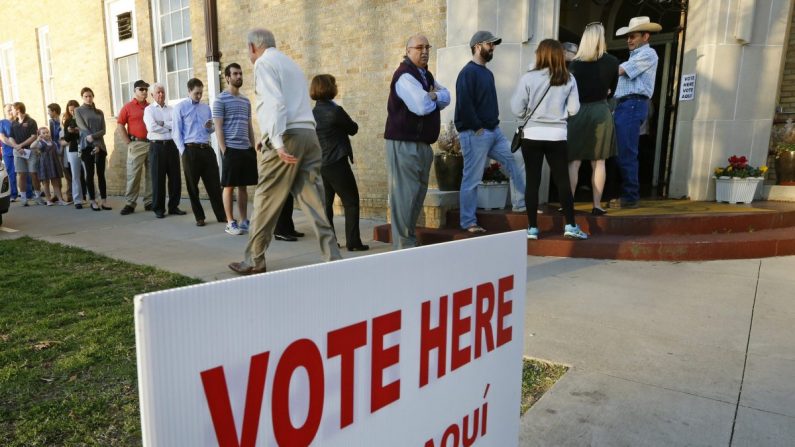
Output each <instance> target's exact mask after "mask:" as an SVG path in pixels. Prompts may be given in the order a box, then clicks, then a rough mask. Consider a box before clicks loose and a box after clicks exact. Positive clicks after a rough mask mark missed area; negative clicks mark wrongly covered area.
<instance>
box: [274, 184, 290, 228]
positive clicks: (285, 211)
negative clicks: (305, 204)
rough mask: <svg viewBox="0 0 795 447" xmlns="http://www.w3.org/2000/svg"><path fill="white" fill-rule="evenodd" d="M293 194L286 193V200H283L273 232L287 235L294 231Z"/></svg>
mask: <svg viewBox="0 0 795 447" xmlns="http://www.w3.org/2000/svg"><path fill="white" fill-rule="evenodd" d="M294 200H295V199H293V195H292V194H288V195H287V200H285V201H284V206H282V211H281V213H279V220H277V221H276V228H275V229H274V230H273V234H280V235H285V236H289V235H292V234H293V233H295V224H294V223H293V201H294Z"/></svg>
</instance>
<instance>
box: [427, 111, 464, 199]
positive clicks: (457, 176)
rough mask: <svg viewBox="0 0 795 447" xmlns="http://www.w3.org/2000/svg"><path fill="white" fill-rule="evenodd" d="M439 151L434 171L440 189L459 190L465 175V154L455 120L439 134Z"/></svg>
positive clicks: (435, 155) (434, 159)
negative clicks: (462, 150)
mask: <svg viewBox="0 0 795 447" xmlns="http://www.w3.org/2000/svg"><path fill="white" fill-rule="evenodd" d="M438 146H439V151H440V152H437V153H436V154H434V156H433V172H434V174H436V183H437V185H438V186H439V191H458V190H460V189H461V179H462V178H463V176H464V156H463V155H462V154H461V143H459V141H458V132H456V130H455V125H453V122H452V121H450V123H449V124H448V125H447V126H446V128H445V129H444V130H443V131H442V133H441V134H440V135H439V140H438Z"/></svg>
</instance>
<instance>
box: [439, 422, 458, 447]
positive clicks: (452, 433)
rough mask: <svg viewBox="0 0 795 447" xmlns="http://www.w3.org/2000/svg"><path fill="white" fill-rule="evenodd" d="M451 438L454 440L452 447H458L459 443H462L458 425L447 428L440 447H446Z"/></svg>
mask: <svg viewBox="0 0 795 447" xmlns="http://www.w3.org/2000/svg"><path fill="white" fill-rule="evenodd" d="M449 438H453V445H452V447H458V443H459V442H461V441H460V438H461V433H460V432H459V431H458V424H452V425H450V426H449V427H447V430H445V431H444V434H443V435H442V440H441V441H439V447H446V446H447V440H448V439H449Z"/></svg>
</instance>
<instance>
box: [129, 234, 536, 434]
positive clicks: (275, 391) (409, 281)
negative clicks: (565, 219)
mask: <svg viewBox="0 0 795 447" xmlns="http://www.w3.org/2000/svg"><path fill="white" fill-rule="evenodd" d="M526 265H527V262H526V239H525V237H524V232H513V233H505V234H499V235H494V236H488V237H478V238H473V239H467V240H463V241H458V242H451V243H446V244H439V245H431V246H427V247H420V248H416V249H411V250H402V251H398V252H391V253H384V254H377V255H372V256H365V257H360V258H355V259H349V260H344V261H337V262H332V263H326V264H319V265H313V266H310V267H302V268H296V269H291V270H285V271H277V272H272V273H266V274H262V275H256V276H250V277H242V278H236V279H231V280H226V281H217V282H212V283H208V284H202V285H197V286H191V287H185V288H180V289H174V290H166V291H161V292H157V293H151V294H146V295H140V296H137V297H136V298H135V333H136V344H137V354H138V379H139V389H140V401H141V419H142V422H141V424H142V431H143V441H144V445H146V446H214V445H221V446H291V447H294V446H298V447H300V446H308V445H313V446H314V445H317V446H345V447H349V446H400V447H406V446H417V447H440V446H445V447H452V446H499V447H505V446H512V445H513V446H515V445H517V442H518V431H519V399H520V390H521V371H522V342H523V320H524V300H525V269H526Z"/></svg>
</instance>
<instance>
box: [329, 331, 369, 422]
mask: <svg viewBox="0 0 795 447" xmlns="http://www.w3.org/2000/svg"><path fill="white" fill-rule="evenodd" d="M366 344H367V322H366V321H362V322H359V323H356V324H352V325H350V326H346V327H344V328H342V329H337V330H336V331H331V332H329V333H328V353H327V354H328V358H332V357H336V356H340V428H345V427H347V426H348V425H351V424H352V423H353V389H354V386H353V384H354V377H353V372H354V360H355V356H354V351H355V350H356V349H357V348H361V347H362V346H364V345H366Z"/></svg>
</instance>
